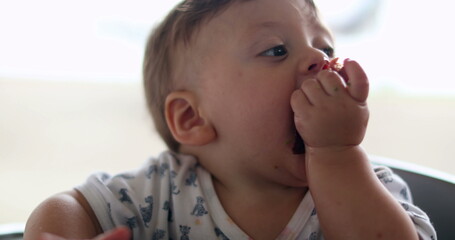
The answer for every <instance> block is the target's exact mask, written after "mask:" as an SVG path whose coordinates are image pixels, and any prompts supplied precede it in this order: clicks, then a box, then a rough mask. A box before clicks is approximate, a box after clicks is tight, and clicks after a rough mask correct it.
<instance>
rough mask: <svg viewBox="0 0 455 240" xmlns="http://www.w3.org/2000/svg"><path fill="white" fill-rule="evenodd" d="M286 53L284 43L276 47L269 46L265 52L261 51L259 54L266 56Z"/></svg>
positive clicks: (277, 55) (278, 55) (279, 55)
mask: <svg viewBox="0 0 455 240" xmlns="http://www.w3.org/2000/svg"><path fill="white" fill-rule="evenodd" d="M287 54H288V50H287V49H286V47H285V46H284V45H278V46H276V47H273V48H270V49H268V50H266V51H265V52H263V53H261V56H266V57H281V56H285V55H287Z"/></svg>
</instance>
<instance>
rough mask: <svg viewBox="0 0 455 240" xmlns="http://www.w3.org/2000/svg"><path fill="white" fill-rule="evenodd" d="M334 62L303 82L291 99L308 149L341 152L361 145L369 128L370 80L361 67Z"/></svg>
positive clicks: (297, 122)
mask: <svg viewBox="0 0 455 240" xmlns="http://www.w3.org/2000/svg"><path fill="white" fill-rule="evenodd" d="M333 65H334V62H331V63H330V67H329V68H328V69H327V70H323V71H321V72H319V73H318V74H317V76H316V77H315V78H314V79H307V80H305V81H303V82H302V85H301V86H300V88H299V89H297V90H296V91H294V93H293V94H292V97H291V106H292V109H293V111H294V121H295V125H296V128H297V131H298V132H299V134H300V135H301V136H302V138H303V140H304V142H305V146H306V148H325V149H335V150H337V149H339V148H344V147H350V146H357V145H359V144H360V143H361V142H362V140H363V138H364V136H365V131H366V127H367V124H368V117H369V112H368V108H367V105H366V99H367V97H368V90H369V86H368V85H369V84H368V78H367V76H366V74H365V72H364V71H363V70H362V68H361V67H360V65H359V64H358V63H357V62H355V61H352V60H345V61H344V67H343V68H342V69H340V70H338V69H335V67H334V66H333Z"/></svg>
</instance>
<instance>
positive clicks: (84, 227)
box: [24, 190, 130, 240]
mask: <svg viewBox="0 0 455 240" xmlns="http://www.w3.org/2000/svg"><path fill="white" fill-rule="evenodd" d="M43 233H51V234H43ZM101 233H102V230H101V227H100V225H99V223H98V221H97V220H96V217H95V214H94V212H93V210H92V209H91V208H90V206H89V204H88V203H87V201H86V200H85V198H84V197H83V196H82V194H80V193H79V192H78V191H76V190H73V191H69V192H65V193H61V194H58V195H55V196H53V197H51V198H49V199H47V200H46V201H44V202H43V203H42V204H41V205H39V206H38V207H37V208H36V209H35V211H34V212H33V213H32V215H31V216H30V218H29V219H28V221H27V225H26V228H25V233H24V239H25V240H36V239H42V240H51V239H60V240H62V239H92V238H95V237H96V239H97V240H128V239H129V238H130V233H129V231H127V230H126V229H120V230H119V231H113V232H110V233H107V234H103V235H99V234H101ZM54 234H55V235H54ZM57 235H58V236H57ZM97 236H98V237H97Z"/></svg>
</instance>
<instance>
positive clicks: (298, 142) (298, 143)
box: [292, 130, 305, 154]
mask: <svg viewBox="0 0 455 240" xmlns="http://www.w3.org/2000/svg"><path fill="white" fill-rule="evenodd" d="M292 152H293V153H294V154H304V153H305V143H304V142H303V139H302V137H301V136H300V134H299V132H298V131H297V130H296V131H295V140H294V146H293V147H292Z"/></svg>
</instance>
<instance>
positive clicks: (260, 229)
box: [213, 179, 307, 239]
mask: <svg viewBox="0 0 455 240" xmlns="http://www.w3.org/2000/svg"><path fill="white" fill-rule="evenodd" d="M213 183H214V187H215V189H216V192H217V195H218V198H219V199H220V202H221V204H222V205H223V208H224V209H225V211H226V213H227V214H228V215H229V217H230V218H231V219H232V220H233V221H234V222H235V223H236V224H237V226H239V227H240V228H241V229H242V230H243V231H244V232H245V233H247V234H248V235H249V236H250V237H251V238H252V239H275V238H276V237H278V235H279V234H280V233H281V232H282V231H283V230H284V228H285V227H286V226H287V224H288V223H289V221H290V220H291V218H292V216H293V215H294V212H295V211H296V209H297V208H298V206H299V204H300V202H301V201H302V199H303V197H304V196H305V194H306V192H307V188H290V187H284V186H283V187H282V188H281V189H280V188H278V187H277V188H276V189H270V191H261V190H255V189H251V190H247V189H246V188H239V189H229V188H228V187H227V186H225V185H223V184H222V183H221V182H219V181H218V180H217V179H214V180H213Z"/></svg>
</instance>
